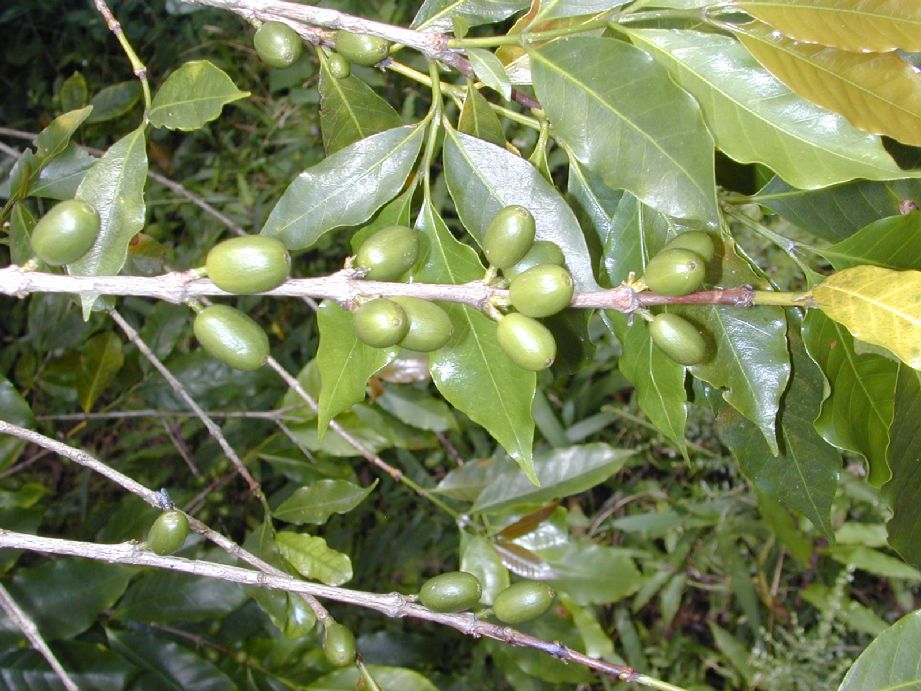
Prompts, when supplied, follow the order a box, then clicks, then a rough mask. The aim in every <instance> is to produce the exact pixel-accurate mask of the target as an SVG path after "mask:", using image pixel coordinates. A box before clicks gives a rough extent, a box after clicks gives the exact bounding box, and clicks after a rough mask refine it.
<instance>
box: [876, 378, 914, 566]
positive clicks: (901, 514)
mask: <svg viewBox="0 0 921 691" xmlns="http://www.w3.org/2000/svg"><path fill="white" fill-rule="evenodd" d="M919 416H921V372H918V371H917V370H914V369H910V368H908V367H904V366H902V367H900V368H899V376H898V381H897V385H896V390H895V412H894V416H893V419H892V425H891V427H890V428H889V436H890V443H889V452H888V461H889V468H890V470H891V471H892V480H891V481H890V482H888V483H886V484H885V485H884V486H883V494H884V496H885V497H886V499H887V500H888V501H889V504H890V505H891V506H892V518H890V519H889V522H888V523H886V530H887V532H888V534H889V544H890V545H892V547H893V549H895V550H896V551H897V552H898V553H899V555H900V556H901V557H902V558H903V559H904V560H905V561H907V562H908V563H909V564H911V565H912V566H914V567H916V568H921V542H919V540H918V524H919V521H921V513H919V511H921V477H919V476H918V473H917V472H916V470H917V468H918V459H921V435H919V434H918V432H919V429H918V420H919V419H921V417H919Z"/></svg>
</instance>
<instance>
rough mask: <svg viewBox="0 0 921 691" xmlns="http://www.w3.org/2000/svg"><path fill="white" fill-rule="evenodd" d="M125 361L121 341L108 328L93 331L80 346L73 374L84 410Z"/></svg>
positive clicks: (102, 390)
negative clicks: (78, 358) (91, 335)
mask: <svg viewBox="0 0 921 691" xmlns="http://www.w3.org/2000/svg"><path fill="white" fill-rule="evenodd" d="M124 362H125V355H124V352H123V351H122V341H121V339H120V338H119V337H118V335H117V334H114V333H112V332H111V331H109V332H107V333H101V334H97V335H96V336H93V337H92V338H91V339H89V340H88V341H87V342H86V343H85V344H84V345H83V346H82V347H81V349H80V372H79V373H78V374H77V395H78V396H79V397H80V407H81V408H83V412H84V413H88V412H90V410H92V408H93V404H95V403H96V400H97V399H98V398H99V396H100V395H101V394H102V393H103V392H104V391H105V390H106V388H107V387H108V386H109V384H111V383H112V381H113V380H114V379H115V375H117V374H118V372H119V370H120V369H121V368H122V365H123V364H124Z"/></svg>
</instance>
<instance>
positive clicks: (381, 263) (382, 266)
mask: <svg viewBox="0 0 921 691" xmlns="http://www.w3.org/2000/svg"><path fill="white" fill-rule="evenodd" d="M418 258H419V232H418V231H416V230H413V229H412V228H407V227H406V226H388V227H386V228H382V229H380V230H379V231H377V232H376V233H374V235H372V236H371V237H369V238H368V239H367V240H365V241H364V243H362V245H361V247H359V248H358V252H357V253H356V255H355V264H356V265H357V266H358V267H360V268H362V269H370V271H368V273H367V274H366V275H365V278H366V279H367V280H369V281H392V280H394V279H397V278H399V277H400V276H402V275H403V274H405V273H406V272H407V271H409V270H410V269H411V268H413V264H415V263H416V260H417V259H418Z"/></svg>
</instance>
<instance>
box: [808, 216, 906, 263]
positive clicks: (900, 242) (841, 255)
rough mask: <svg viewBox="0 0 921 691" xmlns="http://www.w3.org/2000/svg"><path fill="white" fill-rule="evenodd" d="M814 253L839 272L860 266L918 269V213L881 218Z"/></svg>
mask: <svg viewBox="0 0 921 691" xmlns="http://www.w3.org/2000/svg"><path fill="white" fill-rule="evenodd" d="M817 251H818V253H819V254H821V255H822V256H823V257H825V258H826V259H827V260H828V261H829V262H830V263H831V265H832V266H834V267H835V268H836V269H838V270H841V269H846V268H848V267H851V266H858V265H860V264H875V265H876V266H882V267H884V268H887V269H921V213H919V212H915V213H911V214H908V215H906V216H893V217H891V218H882V219H880V220H879V221H876V222H875V223H871V224H869V225H867V226H865V227H863V228H861V229H860V230H858V231H857V232H856V233H854V234H853V235H851V236H850V237H849V238H847V239H845V240H842V241H841V242H838V243H836V244H834V245H830V246H829V247H820V248H819V249H818V250H817Z"/></svg>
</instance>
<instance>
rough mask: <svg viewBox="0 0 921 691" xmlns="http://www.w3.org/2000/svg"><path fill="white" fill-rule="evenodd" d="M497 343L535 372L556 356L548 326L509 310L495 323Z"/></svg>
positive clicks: (510, 356) (518, 363) (519, 363)
mask: <svg viewBox="0 0 921 691" xmlns="http://www.w3.org/2000/svg"><path fill="white" fill-rule="evenodd" d="M496 338H497V339H498V340H499V347H500V348H502V351H503V352H504V353H505V354H506V355H508V356H509V358H511V360H512V362H514V363H515V364H516V365H518V366H519V367H522V368H523V369H526V370H531V371H533V372H536V371H538V370H542V369H547V368H548V367H550V365H552V364H553V360H554V359H555V358H556V341H555V340H554V338H553V334H552V333H550V329H548V328H547V327H546V326H544V325H543V324H541V323H540V322H539V321H537V320H536V319H532V318H531V317H526V316H524V315H523V314H518V313H517V312H513V313H512V314H506V315H505V316H504V317H502V320H501V321H500V322H499V325H498V326H497V327H496Z"/></svg>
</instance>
